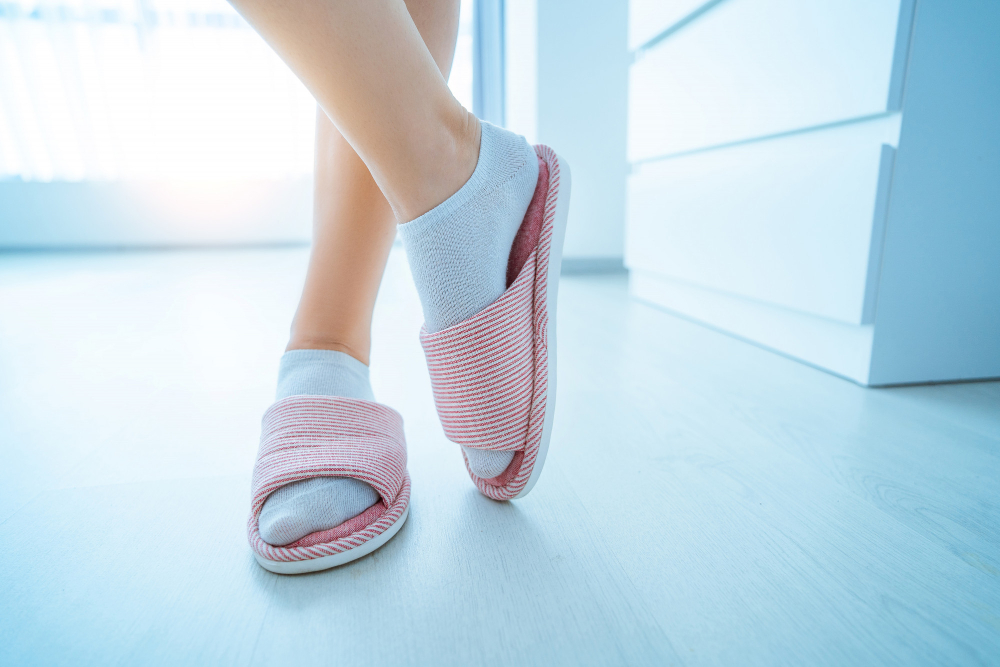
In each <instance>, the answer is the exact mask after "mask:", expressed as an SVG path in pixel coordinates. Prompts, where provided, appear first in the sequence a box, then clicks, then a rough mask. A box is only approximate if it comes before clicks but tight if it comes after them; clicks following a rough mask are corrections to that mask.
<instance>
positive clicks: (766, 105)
mask: <svg viewBox="0 0 1000 667" xmlns="http://www.w3.org/2000/svg"><path fill="white" fill-rule="evenodd" d="M907 2H908V0H904V4H906V3H907ZM907 14H908V12H907ZM899 18H900V0H850V1H847V2H832V1H829V0H727V1H726V2H723V3H721V4H719V5H718V6H717V7H713V8H712V9H711V11H709V12H707V13H706V14H705V15H704V16H703V17H701V18H699V19H698V20H696V21H693V22H692V23H691V24H690V25H688V26H685V27H684V28H683V29H682V30H679V31H678V32H677V33H676V34H673V35H671V36H670V37H669V38H668V39H666V40H664V41H663V42H662V43H659V44H657V45H656V46H654V47H653V48H652V49H650V50H649V51H648V52H644V53H640V54H639V55H638V58H637V62H636V63H635V64H634V65H633V66H632V71H631V73H630V77H629V78H630V89H629V90H630V93H629V139H628V154H629V159H630V160H631V161H633V162H634V161H638V160H647V159H650V158H657V157H661V156H664V155H672V154H676V153H680V152H683V151H690V150H693V149H697V148H702V147H704V146H717V145H721V144H726V143H731V142H734V141H741V140H745V139H751V138H755V137H762V136H767V135H773V134H778V133H781V132H788V131H790V130H797V129H801V128H806V127H815V126H818V125H824V124H827V123H834V122H838V121H842V120H845V119H849V118H859V117H863V116H870V115H873V114H879V113H885V112H886V111H889V110H891V109H892V108H893V107H894V106H895V102H896V100H890V97H898V95H892V96H891V95H890V92H891V89H892V85H891V83H892V78H893V72H894V71H898V70H901V69H902V67H903V65H904V64H905V49H904V50H901V51H900V54H901V56H900V57H899V58H898V62H894V56H895V54H896V53H897V50H896V48H895V47H896V32H897V26H898V24H899ZM902 37H903V38H904V39H905V38H906V37H907V36H906V35H904V36H902Z"/></svg>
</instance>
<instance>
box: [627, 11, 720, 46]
mask: <svg viewBox="0 0 1000 667" xmlns="http://www.w3.org/2000/svg"><path fill="white" fill-rule="evenodd" d="M712 1H713V0H632V2H630V3H629V4H628V48H629V50H630V51H634V50H635V49H637V48H639V47H640V46H642V45H643V44H645V43H646V42H648V41H649V40H651V39H653V38H654V37H656V36H657V35H659V34H660V33H661V32H663V31H664V30H666V29H667V28H669V27H670V26H672V25H674V24H675V23H677V22H678V21H680V20H681V19H683V18H684V17H685V16H688V15H690V14H691V12H693V11H695V10H697V9H698V8H699V7H704V6H705V5H707V4H709V3H710V2H712Z"/></svg>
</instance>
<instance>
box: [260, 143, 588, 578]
mask: <svg viewBox="0 0 1000 667" xmlns="http://www.w3.org/2000/svg"><path fill="white" fill-rule="evenodd" d="M535 153H536V154H537V156H538V164H539V170H538V183H537V185H536V186H535V193H534V196H533V197H532V200H531V204H530V205H529V206H528V211H527V213H526V214H525V217H524V221H523V222H522V223H521V226H520V228H519V229H518V232H517V236H516V237H515V239H514V244H513V247H512V248H511V254H510V259H509V262H508V267H507V284H508V287H507V290H506V291H505V292H504V294H503V295H502V296H501V297H500V298H499V299H497V300H496V301H495V302H494V303H493V304H491V305H490V306H489V307H488V308H486V310H483V311H482V312H480V313H479V314H477V315H475V316H473V317H471V318H469V319H468V320H466V321H464V322H461V323H459V324H456V325H455V326H453V327H449V328H448V329H445V330H443V331H439V332H437V333H428V332H427V330H426V329H423V330H422V331H421V333H420V342H421V343H422V345H423V348H424V353H425V354H426V356H427V365H428V369H429V371H430V377H431V385H432V387H433V390H434V402H435V405H436V406H437V411H438V415H439V417H440V418H441V423H442V425H443V426H444V431H445V434H446V435H447V436H448V439H449V440H451V441H453V442H455V443H458V444H459V445H462V446H463V447H473V448H478V449H489V450H497V451H512V452H514V458H513V460H512V461H511V462H510V465H508V466H507V469H506V470H504V472H502V473H501V474H500V475H498V476H497V477H494V478H492V479H483V478H481V477H478V476H477V475H476V474H475V473H473V472H472V470H471V469H470V468H469V465H468V460H466V469H467V470H468V472H469V476H470V477H471V478H472V481H473V482H474V483H475V485H476V487H477V488H478V489H479V490H480V491H481V492H482V493H483V494H485V495H486V496H488V497H490V498H493V499H494V500H511V499H514V498H521V497H524V496H525V495H527V494H528V492H529V491H531V489H532V487H533V486H534V485H535V482H537V481H538V476H539V474H540V473H541V470H542V466H543V465H544V463H545V456H546V453H547V452H548V446H549V438H550V435H551V431H552V417H553V413H554V412H555V389H556V387H555V385H556V349H555V333H556V332H555V326H556V321H555V310H556V299H557V296H558V288H559V271H560V266H561V264H562V247H563V239H564V237H565V232H566V216H567V212H568V208H569V190H570V179H569V170H568V168H567V167H566V165H565V164H564V163H562V162H561V161H560V159H559V157H558V156H557V155H556V153H555V151H553V150H552V149H551V148H549V147H548V146H535ZM463 456H464V454H463ZM312 477H352V478H354V479H359V480H361V481H363V482H365V483H367V484H369V485H370V486H371V487H372V488H374V489H375V490H376V491H378V493H379V496H380V497H381V499H380V501H379V502H377V503H376V504H375V505H373V506H372V507H370V508H368V509H367V510H365V511H364V512H362V513H361V514H359V515H358V516H356V517H354V518H353V519H351V520H349V521H347V522H345V523H342V524H341V525H339V526H337V527H335V528H331V529H329V530H323V531H319V532H315V533H312V534H310V535H306V536H305V537H303V538H302V539H300V540H298V541H296V542H293V543H292V544H289V545H286V546H283V547H275V546H272V545H270V544H267V543H266V542H264V540H262V539H261V537H260V531H259V529H258V521H259V518H260V512H261V508H263V506H264V501H266V500H267V497H268V496H269V495H270V494H272V493H273V492H274V491H276V490H277V489H279V488H281V487H282V486H285V485H286V484H291V483H293V482H297V481H300V480H304V479H309V478H312ZM251 490H252V501H251V506H250V519H249V522H248V524H247V533H248V537H249V541H250V547H251V548H252V549H253V553H254V557H255V558H256V559H257V562H258V563H260V565H261V566H262V567H264V568H265V569H267V570H270V571H271V572H277V573H279V574H299V573H303V572H315V571H318V570H324V569H327V568H330V567H336V566H337V565H342V564H344V563H348V562H350V561H352V560H355V559H357V558H361V557H362V556H364V555H366V554H369V553H371V552H372V551H375V550H376V549H378V548H379V547H380V546H382V545H383V544H385V543H386V542H388V541H389V540H390V539H392V536H393V535H395V534H396V532H397V531H398V530H399V529H400V528H401V527H402V525H403V523H404V522H405V521H406V517H407V514H408V513H409V509H410V475H409V473H408V472H407V469H406V440H405V438H404V436H403V419H402V417H401V416H400V415H399V413H398V412H396V411H395V410H393V409H392V408H389V407H387V406H385V405H381V404H379V403H374V402H371V401H364V400H358V399H350V398H337V397H332V396H289V397H288V398H284V399H282V400H280V401H278V402H277V403H275V404H274V405H272V406H271V407H270V408H269V409H268V410H267V412H266V413H265V414H264V418H263V425H262V432H261V442H260V450H259V452H258V454H257V463H256V465H255V466H254V471H253V481H252V485H251Z"/></svg>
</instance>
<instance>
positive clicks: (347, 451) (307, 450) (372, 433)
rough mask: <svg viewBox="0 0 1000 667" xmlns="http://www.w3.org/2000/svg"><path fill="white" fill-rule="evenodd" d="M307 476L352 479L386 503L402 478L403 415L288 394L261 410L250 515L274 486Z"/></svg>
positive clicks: (358, 404)
mask: <svg viewBox="0 0 1000 667" xmlns="http://www.w3.org/2000/svg"><path fill="white" fill-rule="evenodd" d="M313 477H352V478H354V479H359V480H361V481H363V482H365V483H367V484H369V485H370V486H372V487H373V488H374V489H375V490H376V491H378V493H379V495H380V496H382V500H383V501H385V504H386V505H387V506H389V505H392V504H393V503H394V502H395V500H396V496H397V495H398V494H399V492H400V489H401V488H402V487H403V482H404V479H405V478H406V441H405V439H404V437H403V418H402V417H401V416H400V415H399V413H398V412H396V411H395V410H393V409H392V408H390V407H387V406H385V405H381V404H379V403H373V402H371V401H363V400H358V399H352V398H339V397H335V396H289V397H288V398H284V399H282V400H280V401H278V402H276V403H275V404H274V405H272V406H271V407H270V408H269V409H268V411H267V412H265V413H264V418H263V423H262V428H261V437H260V451H259V452H258V454H257V463H256V464H255V465H254V469H253V481H252V483H251V491H252V504H251V508H250V513H251V517H255V516H257V515H259V513H260V509H261V507H263V505H264V501H265V500H267V497H268V496H269V495H270V494H271V493H273V492H274V491H276V490H277V489H279V488H281V487H282V486H285V485H286V484H291V483H292V482H297V481H300V480H303V479H310V478H313Z"/></svg>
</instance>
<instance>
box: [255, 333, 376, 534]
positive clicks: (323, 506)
mask: <svg viewBox="0 0 1000 667" xmlns="http://www.w3.org/2000/svg"><path fill="white" fill-rule="evenodd" d="M288 396H342V397H344V398H360V399H364V400H366V401H374V400H375V397H374V395H373V394H372V388H371V384H369V382H368V367H367V366H365V365H364V364H363V363H361V362H360V361H358V360H357V359H355V358H354V357H352V356H350V355H349V354H344V353H343V352H337V351H334V350H290V351H288V352H285V354H284V355H283V356H282V357H281V364H280V365H279V368H278V396H277V398H278V400H280V399H282V398H287V397H288ZM378 501H379V495H378V492H377V491H375V489H373V488H372V487H370V486H368V485H367V484H365V483H364V482H362V481H359V480H356V479H352V478H350V477H314V478H312V479H304V480H302V481H300V482H293V483H292V484H287V485H285V486H283V487H281V488H280V489H278V490H277V491H275V492H274V493H272V494H271V495H270V496H268V497H267V500H266V501H264V507H263V508H262V509H261V511H260V519H259V520H258V526H259V528H260V537H261V539H262V540H264V541H265V542H267V543H268V544H271V545H274V546H284V545H286V544H291V543H292V542H294V541H296V540H298V539H300V538H303V537H305V536H306V535H308V534H310V533H315V532H316V531H319V530H328V529H330V528H334V527H336V526H339V525H340V524H342V523H344V522H345V521H347V520H348V519H353V518H354V517H356V516H357V515H359V514H361V513H362V512H364V511H365V510H366V509H368V508H369V507H371V506H372V505H374V504H375V503H377V502H378Z"/></svg>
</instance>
